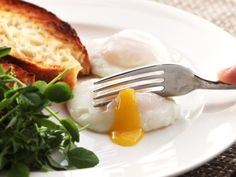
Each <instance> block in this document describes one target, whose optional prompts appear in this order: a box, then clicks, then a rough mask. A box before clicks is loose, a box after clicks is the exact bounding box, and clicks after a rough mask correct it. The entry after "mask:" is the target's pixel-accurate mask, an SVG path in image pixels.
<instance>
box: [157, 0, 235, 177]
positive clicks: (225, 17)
mask: <svg viewBox="0 0 236 177" xmlns="http://www.w3.org/2000/svg"><path fill="white" fill-rule="evenodd" d="M157 1H158V2H161V3H164V4H167V5H171V6H174V7H177V8H179V9H183V10H185V11H188V12H190V13H193V14H195V15H198V16H201V17H202V18H204V19H206V20H208V21H211V22H213V23H214V24H216V25H217V26H219V27H221V28H223V29H224V30H225V31H227V32H229V33H230V34H232V35H233V36H235V37H236V0H157ZM235 64H236V61H235ZM179 177H236V142H235V143H234V144H233V145H232V146H231V147H230V148H228V149H227V150H226V151H225V152H223V153H222V154H220V155H219V156H218V157H216V158H215V159H213V160H211V161H210V162H208V163H206V164H204V165H203V166H201V167H198V168H196V169H194V170H192V171H190V172H188V173H186V174H183V175H181V176H179Z"/></svg>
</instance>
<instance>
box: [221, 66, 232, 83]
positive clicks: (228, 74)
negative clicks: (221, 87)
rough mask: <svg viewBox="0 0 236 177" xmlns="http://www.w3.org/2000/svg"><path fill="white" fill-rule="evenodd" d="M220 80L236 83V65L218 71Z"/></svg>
mask: <svg viewBox="0 0 236 177" xmlns="http://www.w3.org/2000/svg"><path fill="white" fill-rule="evenodd" d="M218 78H219V80H220V81H222V82H225V83H228V84H236V65H235V66H232V67H230V68H226V69H224V70H222V71H220V72H219V73H218Z"/></svg>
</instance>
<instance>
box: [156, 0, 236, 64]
mask: <svg viewBox="0 0 236 177" xmlns="http://www.w3.org/2000/svg"><path fill="white" fill-rule="evenodd" d="M156 1H157V2H161V3H164V4H167V5H171V6H174V7H177V8H180V9H183V10H185V11H188V12H190V13H193V14H195V15H198V16H201V17H203V18H204V19H206V20H208V21H211V22H213V23H214V24H216V25H218V26H219V27H221V28H223V29H224V30H225V31H227V32H229V33H231V34H232V35H234V36H236V0H156ZM235 60H236V59H235Z"/></svg>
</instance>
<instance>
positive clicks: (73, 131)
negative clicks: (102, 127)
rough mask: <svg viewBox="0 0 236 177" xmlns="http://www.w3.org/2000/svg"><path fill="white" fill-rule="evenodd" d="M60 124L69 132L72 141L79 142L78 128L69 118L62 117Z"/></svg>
mask: <svg viewBox="0 0 236 177" xmlns="http://www.w3.org/2000/svg"><path fill="white" fill-rule="evenodd" d="M60 122H61V124H62V125H63V127H64V128H65V129H66V130H67V131H68V132H69V134H70V135H71V137H72V138H73V140H74V141H76V142H79V137H80V136H79V129H78V127H77V125H76V124H75V123H74V121H72V120H71V119H68V118H67V119H62V120H61V121H60Z"/></svg>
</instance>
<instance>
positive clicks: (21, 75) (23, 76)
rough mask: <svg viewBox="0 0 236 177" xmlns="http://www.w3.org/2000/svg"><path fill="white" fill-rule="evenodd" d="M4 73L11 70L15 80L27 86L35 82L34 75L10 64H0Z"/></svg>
mask: <svg viewBox="0 0 236 177" xmlns="http://www.w3.org/2000/svg"><path fill="white" fill-rule="evenodd" d="M0 64H1V65H2V67H3V69H4V70H5V71H7V70H8V69H11V70H12V72H13V73H14V74H15V76H16V78H17V79H19V80H20V81H22V82H23V83H25V84H27V85H29V84H32V83H34V82H35V75H34V74H33V73H29V72H27V71H25V70H24V69H22V68H21V67H19V66H17V65H15V64H12V63H0Z"/></svg>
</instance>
